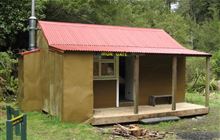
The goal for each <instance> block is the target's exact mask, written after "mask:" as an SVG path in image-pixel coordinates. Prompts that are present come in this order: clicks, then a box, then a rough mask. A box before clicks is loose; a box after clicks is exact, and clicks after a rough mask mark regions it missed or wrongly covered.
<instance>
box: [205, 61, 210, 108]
mask: <svg viewBox="0 0 220 140" xmlns="http://www.w3.org/2000/svg"><path fill="white" fill-rule="evenodd" d="M209 83H210V57H206V84H205V106H206V107H209Z"/></svg>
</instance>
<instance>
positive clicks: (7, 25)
mask: <svg viewBox="0 0 220 140" xmlns="http://www.w3.org/2000/svg"><path fill="white" fill-rule="evenodd" d="M43 2H44V1H43V0H37V3H36V11H37V16H38V18H42V17H43V13H42V9H43V7H44V6H43ZM30 7H31V1H27V0H19V2H18V1H16V0H2V1H0V9H1V10H0V50H4V51H5V50H12V49H16V48H17V45H15V43H16V41H17V39H18V38H19V34H20V33H21V32H25V31H26V30H27V27H28V26H27V19H28V17H30ZM26 41H27V40H26Z"/></svg>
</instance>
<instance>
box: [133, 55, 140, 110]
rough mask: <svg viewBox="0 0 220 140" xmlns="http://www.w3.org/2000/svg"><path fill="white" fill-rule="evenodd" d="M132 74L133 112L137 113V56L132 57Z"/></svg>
mask: <svg viewBox="0 0 220 140" xmlns="http://www.w3.org/2000/svg"><path fill="white" fill-rule="evenodd" d="M133 62H134V74H133V97H134V114H138V104H139V56H138V55H136V56H135V57H134V60H133Z"/></svg>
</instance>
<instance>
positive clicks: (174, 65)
mask: <svg viewBox="0 0 220 140" xmlns="http://www.w3.org/2000/svg"><path fill="white" fill-rule="evenodd" d="M176 91H177V56H173V59H172V110H176V101H175V98H176Z"/></svg>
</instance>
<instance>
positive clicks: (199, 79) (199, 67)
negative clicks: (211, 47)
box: [186, 58, 217, 93]
mask: <svg viewBox="0 0 220 140" xmlns="http://www.w3.org/2000/svg"><path fill="white" fill-rule="evenodd" d="M186 62H187V63H186V67H187V69H186V70H187V71H186V78H187V79H186V83H187V91H188V92H198V93H204V91H205V83H206V74H205V59H204V58H200V59H199V58H188V59H187V61H186ZM216 89H217V82H216V77H215V75H213V74H212V75H211V79H210V90H211V91H214V90H216Z"/></svg>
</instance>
